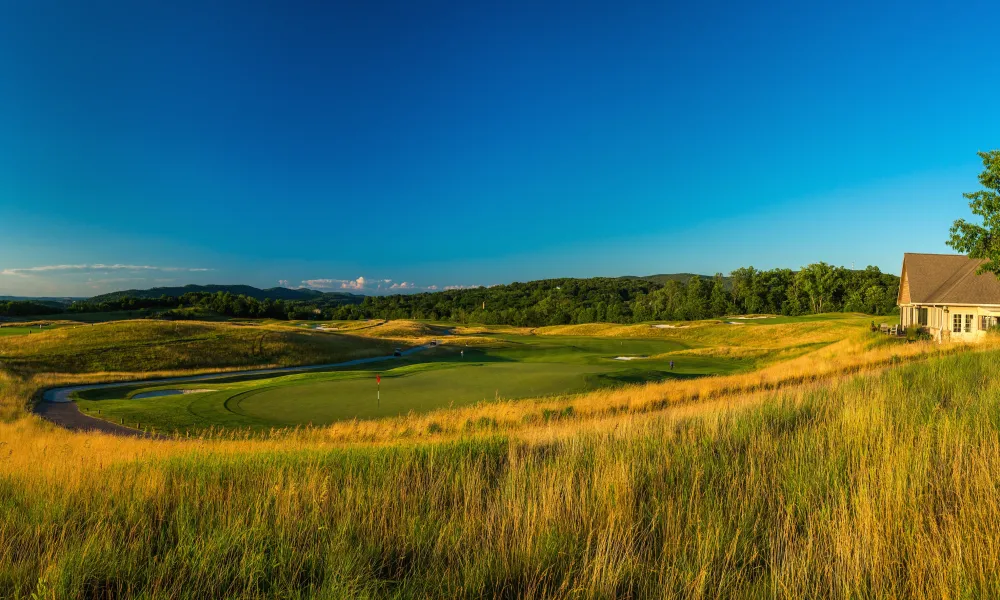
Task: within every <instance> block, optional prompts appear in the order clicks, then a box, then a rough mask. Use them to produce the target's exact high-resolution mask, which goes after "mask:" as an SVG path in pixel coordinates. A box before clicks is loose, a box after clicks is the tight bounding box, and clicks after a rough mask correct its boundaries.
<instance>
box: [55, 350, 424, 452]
mask: <svg viewBox="0 0 1000 600" xmlns="http://www.w3.org/2000/svg"><path fill="white" fill-rule="evenodd" d="M433 347H434V345H431V344H425V345H423V346H415V347H413V348H410V349H409V350H403V351H402V353H401V354H402V356H409V355H410V354H415V353H417V352H420V351H422V350H426V349H428V348H433ZM395 358H401V357H397V356H394V355H391V354H390V355H388V356H372V357H369V358H356V359H354V360H346V361H343V362H339V363H325V364H322V365H302V366H298V367H274V368H270V369H248V370H244V371H226V372H224V373H206V374H204V375H185V376H182V377H154V378H150V379H135V380H132V381H118V382H115V383H92V384H88V385H72V386H66V387H58V388H51V389H48V390H45V393H44V394H42V402H39V403H38V404H37V405H36V406H35V413H36V414H38V415H39V416H41V417H42V418H44V419H46V420H48V421H51V422H52V423H55V424H56V425H60V426H62V427H65V428H66V429H71V430H74V431H100V432H103V433H110V434H113V435H123V436H132V437H153V436H152V435H151V434H148V433H146V432H143V431H140V430H138V429H132V428H131V427H125V426H124V425H118V424H117V423H111V422H110V421H105V420H103V419H98V418H97V417H91V416H89V415H85V414H83V413H82V412H80V407H79V406H77V404H76V402H73V398H72V395H73V394H75V393H76V392H82V391H84V390H98V389H107V388H117V387H129V386H136V385H144V384H157V385H159V384H170V383H192V382H198V381H211V380H213V379H226V378H228V377H242V376H246V375H276V374H284V373H301V372H305V371H318V370H322V369H333V368H337V367H350V366H354V365H364V364H369V363H376V362H382V361H386V360H393V359H395Z"/></svg>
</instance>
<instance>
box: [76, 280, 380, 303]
mask: <svg viewBox="0 0 1000 600" xmlns="http://www.w3.org/2000/svg"><path fill="white" fill-rule="evenodd" d="M189 292H207V293H210V294H214V293H216V292H229V293H230V294H233V295H242V296H248V297H251V298H256V299H257V300H267V299H268V298H270V299H271V300H325V301H327V302H329V301H331V300H335V301H339V302H341V303H343V304H360V303H361V301H362V300H364V296H362V295H359V294H351V293H347V292H320V291H317V290H308V289H304V288H300V289H297V290H293V289H290V288H284V287H273V288H268V289H266V290H262V289H260V288H255V287H253V286H249V285H193V284H192V285H185V286H182V287H156V288H150V289H148V290H123V291H120V292H111V293H110V294H101V295H100V296H94V297H93V298H90V299H89V301H90V302H93V303H95V304H96V303H100V302H105V301H110V300H117V299H118V298H124V297H132V298H159V297H160V296H173V297H178V296H183V295H184V294H187V293H189Z"/></svg>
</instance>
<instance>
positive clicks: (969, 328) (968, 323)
mask: <svg viewBox="0 0 1000 600" xmlns="http://www.w3.org/2000/svg"><path fill="white" fill-rule="evenodd" d="M974 316H975V315H970V314H968V313H966V315H965V333H972V317H974Z"/></svg>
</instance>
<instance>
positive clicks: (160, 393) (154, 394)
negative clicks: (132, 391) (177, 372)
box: [132, 390, 215, 400]
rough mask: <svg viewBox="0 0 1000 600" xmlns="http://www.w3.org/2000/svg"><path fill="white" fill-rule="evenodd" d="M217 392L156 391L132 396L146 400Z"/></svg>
mask: <svg viewBox="0 0 1000 600" xmlns="http://www.w3.org/2000/svg"><path fill="white" fill-rule="evenodd" d="M214 391H215V390H154V391H152V392H143V393H141V394H136V395H135V396H132V399H133V400H143V399H145V398H159V397H160V396H179V395H181V394H200V393H202V392H214Z"/></svg>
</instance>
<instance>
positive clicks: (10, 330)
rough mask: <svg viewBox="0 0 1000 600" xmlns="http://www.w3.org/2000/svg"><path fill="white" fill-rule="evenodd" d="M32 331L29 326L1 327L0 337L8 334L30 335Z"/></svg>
mask: <svg viewBox="0 0 1000 600" xmlns="http://www.w3.org/2000/svg"><path fill="white" fill-rule="evenodd" d="M31 331H32V330H31V329H30V328H28V327H0V337H3V336H7V335H28V333H29V332H31Z"/></svg>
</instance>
